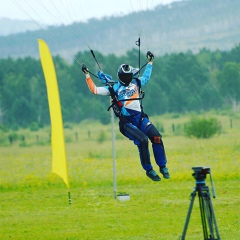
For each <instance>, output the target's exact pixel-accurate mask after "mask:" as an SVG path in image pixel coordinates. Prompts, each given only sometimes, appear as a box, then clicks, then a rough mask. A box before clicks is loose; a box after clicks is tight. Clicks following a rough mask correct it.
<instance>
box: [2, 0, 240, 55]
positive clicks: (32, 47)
mask: <svg viewBox="0 0 240 240" xmlns="http://www.w3.org/2000/svg"><path fill="white" fill-rule="evenodd" d="M239 9H240V1H239V0H187V1H181V2H174V3H172V4H171V5H158V6H157V7H156V8H155V9H154V10H147V11H142V12H135V13H131V14H129V15H125V16H123V17H108V18H103V19H101V20H97V19H91V20H89V21H88V22H87V23H81V22H79V23H74V24H72V25H68V26H65V25H61V26H57V27H54V26H52V27H48V29H46V30H42V29H41V30H36V31H31V32H29V31H28V32H25V33H19V34H14V35H9V36H2V37H0V58H6V57H8V56H11V57H14V58H17V57H25V56H32V57H38V56H39V53H38V45H37V39H38V38H42V39H44V40H45V41H46V42H47V43H48V45H49V47H50V49H51V52H52V54H53V55H56V54H59V55H61V56H63V57H65V58H68V59H71V58H72V57H73V56H74V54H75V53H76V52H78V51H83V50H88V49H89V48H91V49H93V50H97V51H100V52H101V53H103V54H110V53H114V54H117V55H120V54H124V53H125V52H126V51H127V50H130V49H132V48H136V45H135V41H136V40H137V39H138V37H139V33H141V34H140V36H141V43H142V44H141V50H142V51H145V50H148V49H149V50H151V51H153V52H154V53H156V54H158V55H162V54H165V53H172V52H186V51H188V50H191V51H192V52H197V51H199V49H201V48H207V49H209V50H217V49H219V50H229V49H231V48H233V47H234V46H235V45H237V44H239V42H240V14H239Z"/></svg>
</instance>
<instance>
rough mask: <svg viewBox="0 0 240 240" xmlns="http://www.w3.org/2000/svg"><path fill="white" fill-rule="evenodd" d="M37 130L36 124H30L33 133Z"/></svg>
mask: <svg viewBox="0 0 240 240" xmlns="http://www.w3.org/2000/svg"><path fill="white" fill-rule="evenodd" d="M38 129H39V126H38V124H37V123H36V122H32V123H31V125H30V130H31V131H33V132H36V131H38Z"/></svg>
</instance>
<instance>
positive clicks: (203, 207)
mask: <svg viewBox="0 0 240 240" xmlns="http://www.w3.org/2000/svg"><path fill="white" fill-rule="evenodd" d="M198 197H199V207H200V213H201V220H202V229H203V236H204V239H208V231H207V223H206V209H207V207H206V205H205V202H204V197H203V193H202V192H201V191H200V192H199V194H198Z"/></svg>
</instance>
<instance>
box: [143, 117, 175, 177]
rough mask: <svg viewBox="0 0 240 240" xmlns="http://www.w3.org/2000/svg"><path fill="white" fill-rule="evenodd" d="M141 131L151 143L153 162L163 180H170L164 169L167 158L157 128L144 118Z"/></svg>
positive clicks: (166, 170) (165, 168)
mask: <svg viewBox="0 0 240 240" xmlns="http://www.w3.org/2000/svg"><path fill="white" fill-rule="evenodd" d="M141 130H142V131H143V132H144V133H145V134H146V135H147V136H148V138H149V139H150V140H151V142H152V149H153V154H154V158H155V161H156V163H157V165H158V166H159V168H160V172H161V173H162V174H163V176H164V178H170V175H169V173H168V169H167V167H166V164H167V158H166V154H165V149H164V144H163V141H162V135H161V134H160V133H159V131H158V130H157V128H156V127H155V126H154V125H153V124H152V123H151V122H150V121H149V119H148V118H144V120H143V121H142V124H141Z"/></svg>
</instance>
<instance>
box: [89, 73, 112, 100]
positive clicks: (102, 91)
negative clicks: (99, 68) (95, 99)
mask: <svg viewBox="0 0 240 240" xmlns="http://www.w3.org/2000/svg"><path fill="white" fill-rule="evenodd" d="M86 82H87V85H88V88H89V90H90V91H91V93H93V94H97V95H104V96H108V95H110V92H109V90H108V88H107V87H97V86H96V85H95V83H94V82H93V80H92V78H91V77H90V75H89V74H86Z"/></svg>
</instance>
